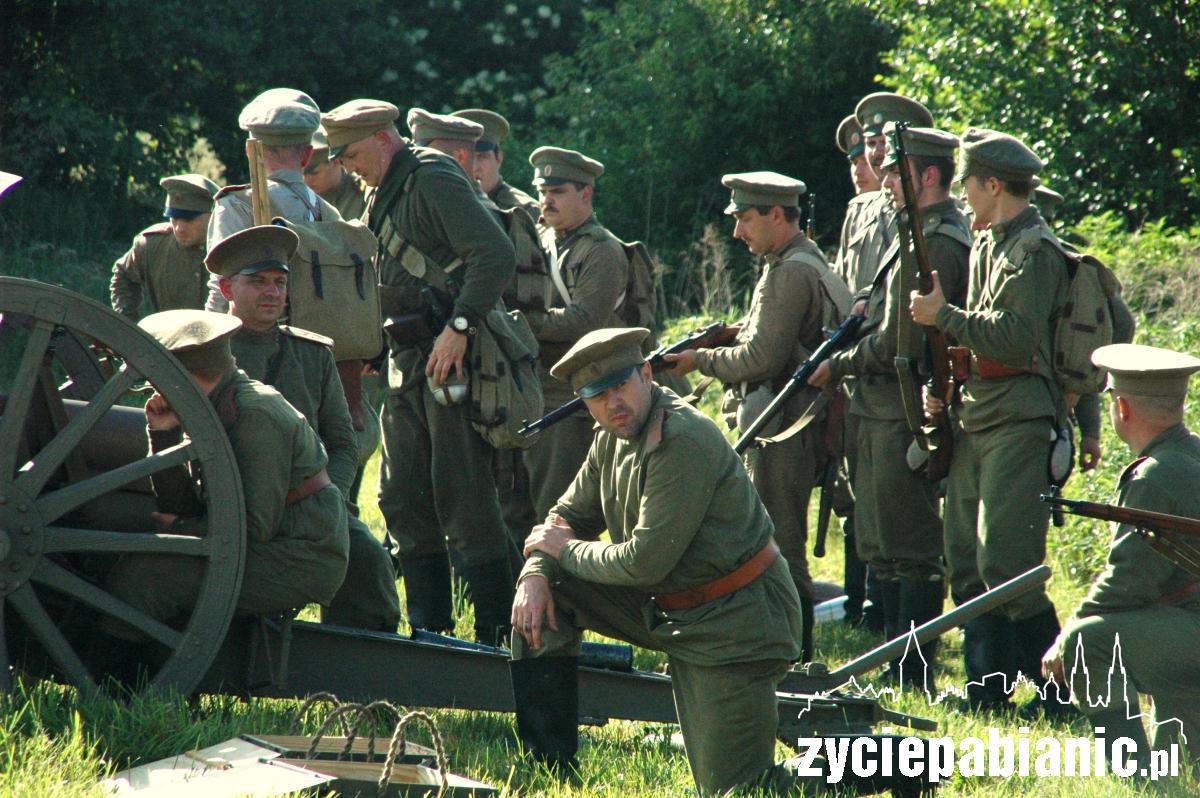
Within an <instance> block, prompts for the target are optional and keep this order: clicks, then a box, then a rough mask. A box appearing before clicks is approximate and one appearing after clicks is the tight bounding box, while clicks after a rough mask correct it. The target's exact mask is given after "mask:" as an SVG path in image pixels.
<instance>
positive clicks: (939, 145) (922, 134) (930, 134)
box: [883, 122, 958, 166]
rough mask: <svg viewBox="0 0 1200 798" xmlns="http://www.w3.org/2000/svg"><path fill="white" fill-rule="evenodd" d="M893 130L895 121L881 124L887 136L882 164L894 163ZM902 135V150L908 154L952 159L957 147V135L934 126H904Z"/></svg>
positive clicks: (894, 130) (889, 164)
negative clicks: (885, 151)
mask: <svg viewBox="0 0 1200 798" xmlns="http://www.w3.org/2000/svg"><path fill="white" fill-rule="evenodd" d="M895 132H896V123H895V122H888V123H887V124H886V125H884V126H883V133H884V135H885V136H887V154H885V155H884V156H883V165H884V166H891V165H892V164H894V163H896V148H895V147H894V146H893V142H892V136H893V135H894V134H895ZM902 135H903V136H904V150H905V152H907V153H908V154H909V155H920V156H924V157H926V158H950V159H951V160H953V159H954V151H955V150H956V149H958V136H955V135H953V134H951V133H947V132H946V131H944V130H938V129H937V128H934V127H910V128H905V130H904V133H903V134H902Z"/></svg>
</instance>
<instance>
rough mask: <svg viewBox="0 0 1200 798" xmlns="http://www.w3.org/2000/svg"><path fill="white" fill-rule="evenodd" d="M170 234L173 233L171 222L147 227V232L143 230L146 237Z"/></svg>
mask: <svg viewBox="0 0 1200 798" xmlns="http://www.w3.org/2000/svg"><path fill="white" fill-rule="evenodd" d="M169 232H171V223H170V222H159V223H158V224H152V225H150V226H149V227H147V228H146V229H145V230H143V231H142V235H144V236H160V235H163V234H165V233H169Z"/></svg>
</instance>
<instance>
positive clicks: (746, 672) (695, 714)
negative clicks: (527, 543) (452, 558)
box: [513, 329, 801, 795]
mask: <svg viewBox="0 0 1200 798" xmlns="http://www.w3.org/2000/svg"><path fill="white" fill-rule="evenodd" d="M647 334H648V331H647V330H644V329H643V330H640V331H635V330H629V329H625V330H620V331H617V330H599V331H596V332H593V333H590V334H589V335H587V336H584V338H582V339H580V341H579V343H578V344H577V345H576V346H575V347H574V348H572V350H571V351H570V352H569V353H568V354H567V355H566V356H565V357H564V358H563V360H562V361H560V362H559V363H558V364H557V365H556V367H555V374H556V375H560V376H561V377H563V378H570V379H571V381H572V384H574V385H575V386H576V388H577V389H585V388H586V387H587V386H586V385H583V384H580V381H581V380H582V381H583V382H590V381H591V377H592V376H594V375H598V379H596V381H595V382H596V383H601V384H602V381H603V380H605V377H606V376H607V375H609V374H610V373H612V372H620V371H621V370H622V369H623V367H627V366H629V365H631V364H636V363H637V362H638V361H640V360H641V350H640V343H641V340H642V339H643V338H644V337H645V336H646V335H647ZM597 364H599V367H597V368H595V369H593V368H592V367H593V366H597ZM604 364H607V365H604ZM581 372H582V373H583V374H584V375H586V376H584V377H582V378H581V377H579V376H578V375H579V374H580V373H581ZM649 390H650V407H649V417H648V420H647V422H646V424H645V425H644V427H643V429H642V431H641V432H640V434H638V435H637V437H635V438H633V439H631V440H622V439H620V438H618V437H616V436H615V435H612V434H610V433H608V432H605V431H601V432H598V433H597V435H596V437H595V441H594V442H593V444H592V447H591V449H590V450H589V451H588V455H587V459H586V461H585V463H584V465H583V467H582V468H581V469H580V471H579V473H578V474H577V475H576V477H575V481H574V482H573V483H572V484H571V487H570V489H569V490H568V491H567V492H566V494H564V495H563V497H562V499H561V500H560V501H559V502H558V504H556V505H555V506H554V508H553V512H554V513H557V514H558V515H560V516H562V518H563V519H565V520H566V521H567V522H568V523H569V524H570V525H571V527H572V529H573V530H574V532H575V535H576V537H577V538H578V539H577V540H572V541H568V542H567V544H566V546H565V547H564V548H563V551H562V554H561V556H560V558H559V559H558V560H557V561H556V560H554V559H551V558H550V557H547V556H544V555H543V554H541V553H535V554H534V556H532V557H530V559H529V560H528V561H527V562H526V565H525V569H524V570H523V572H522V574H521V579H522V580H524V579H527V578H529V577H531V576H532V575H535V574H536V575H541V576H544V577H546V578H547V579H548V580H549V583H550V585H551V588H552V591H553V595H554V601H555V607H556V615H557V621H558V622H557V626H558V630H557V631H554V630H550V629H549V628H546V629H544V631H543V633H542V641H543V646H542V648H540V649H537V650H532V649H531V648H530V647H529V645H528V644H527V643H526V642H525V641H524V639H523V638H521V637H518V636H515V639H514V641H513V657H514V660H515V661H514V663H513V680H514V695H515V696H516V697H517V713H518V716H517V717H518V728H519V730H521V731H522V737H523V739H525V740H526V742H527V744H531V745H532V747H534V749H535V752H536V751H537V746H538V744H539V742H545V741H541V740H538V739H536V735H535V736H534V738H533V739H528V738H529V734H530V733H531V731H532V730H533V729H534V728H536V723H535V722H536V721H537V720H538V719H539V718H538V715H539V714H541V713H545V712H548V711H549V708H548V705H552V704H553V701H554V699H555V696H553V695H546V694H543V695H539V694H537V693H536V692H532V691H530V690H529V689H528V688H529V687H531V686H532V687H535V688H536V687H541V686H544V685H546V684H550V683H552V682H550V681H549V679H545V680H542V679H539V678H538V677H543V676H544V674H550V673H553V669H554V668H555V667H556V666H562V667H565V668H567V669H569V670H570V679H571V682H570V683H571V684H573V679H574V672H573V662H574V660H572V659H571V658H572V657H574V656H576V655H577V654H578V651H579V644H580V639H581V635H582V631H583V630H584V629H592V630H595V631H597V632H599V633H600V634H603V635H606V636H610V637H615V638H618V639H623V640H627V641H629V642H631V643H633V644H634V645H638V646H642V647H644V648H650V649H655V650H659V651H665V652H666V653H667V654H668V656H669V662H670V665H669V669H670V674H671V680H672V686H673V689H674V692H675V702H676V707H677V709H678V713H679V721H680V726H681V728H682V731H683V736H684V743H685V746H686V749H687V754H688V760H689V763H690V764H691V768H692V775H693V777H694V778H695V780H696V784H697V787H698V789H699V791H700V793H701V794H702V795H715V794H720V793H723V792H724V791H726V790H728V789H731V788H733V787H734V786H736V785H740V784H747V783H750V782H752V781H754V780H755V779H756V778H758V777H759V776H760V775H761V774H762V773H763V772H764V771H765V770H766V769H767V768H769V767H770V766H771V765H772V762H773V759H774V749H775V730H776V727H777V724H778V715H777V710H776V698H775V685H776V684H777V683H778V680H779V679H780V678H782V676H783V674H784V672H785V671H786V669H787V667H788V663H790V662H791V661H793V660H794V659H795V658H796V657H797V655H798V654H799V651H798V648H797V645H796V640H798V639H799V636H800V626H801V621H800V612H799V601H798V596H797V594H796V589H795V586H794V584H793V582H792V579H791V577H790V576H789V574H788V569H787V565H786V563H785V562H784V560H783V559H782V558H779V559H776V560H775V561H774V562H773V563H772V564H771V565H770V566H769V567H767V568H766V570H765V572H762V573H761V575H760V576H758V577H757V578H756V579H754V580H753V581H751V582H749V583H748V584H746V585H745V586H744V587H742V588H741V589H739V590H737V591H735V592H733V593H730V594H728V595H725V596H723V597H721V598H718V599H716V600H715V601H711V602H709V603H706V604H702V605H699V606H695V607H692V608H690V609H674V610H662V609H660V608H659V607H658V606H656V604H655V600H654V599H653V598H652V597H653V596H660V597H661V596H663V595H664V594H671V593H675V592H677V591H682V590H688V589H690V588H697V587H699V586H702V585H705V584H707V583H710V582H712V581H713V580H715V579H718V578H721V577H723V576H725V575H727V574H729V573H731V572H733V571H734V570H735V569H737V568H738V567H739V566H741V565H742V564H743V563H746V562H747V561H748V560H750V558H752V557H754V556H755V555H756V554H758V553H759V552H760V551H761V550H763V549H764V547H766V546H768V545H769V544H770V541H771V532H772V524H771V519H770V517H769V516H768V514H767V511H766V508H765V507H763V504H762V502H761V501H760V500H759V498H758V495H757V493H756V491H755V490H754V487H753V486H752V485H751V483H750V480H749V479H748V478H747V474H746V472H745V469H744V468H743V466H742V463H741V462H740V460H739V459H738V457H737V455H736V454H735V453H734V452H733V450H732V449H731V448H730V446H729V444H728V442H726V440H725V438H724V436H723V435H722V434H721V433H720V431H719V430H718V429H717V428H716V426H715V425H714V424H713V423H712V422H711V421H710V420H709V419H708V418H706V417H705V416H704V415H703V414H701V413H700V412H699V411H697V410H695V409H694V408H692V407H690V406H688V405H687V404H685V403H684V402H682V401H681V400H680V399H679V398H678V397H676V396H674V395H673V394H672V393H670V392H669V391H665V390H664V389H662V388H659V387H658V386H656V385H654V386H651V387H650V389H649ZM606 529H607V530H608V533H609V539H610V541H611V542H602V541H600V540H597V538H598V537H599V535H600V533H601V532H603V531H604V530H606ZM543 672H544V673H543ZM531 679H532V680H533V681H532V685H530V683H529V682H530V680H531ZM542 702H545V703H542ZM568 709H569V707H568ZM574 722H575V718H574V715H573V714H571V715H569V725H570V727H571V728H573V727H574ZM566 748H567V749H568V750H567V751H565V752H564V751H562V750H560V751H559V753H560V754H561V753H567V754H568V755H569V754H571V753H573V750H574V746H573V744H570V745H567V746H566Z"/></svg>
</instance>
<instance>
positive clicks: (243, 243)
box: [204, 224, 300, 277]
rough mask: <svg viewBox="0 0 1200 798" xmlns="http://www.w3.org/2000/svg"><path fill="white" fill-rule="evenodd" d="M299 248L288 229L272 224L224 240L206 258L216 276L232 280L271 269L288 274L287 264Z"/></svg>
mask: <svg viewBox="0 0 1200 798" xmlns="http://www.w3.org/2000/svg"><path fill="white" fill-rule="evenodd" d="M299 245H300V239H299V238H297V237H296V234H295V233H293V232H292V231H291V230H289V229H287V228H286V227H280V226H278V225H273V224H264V225H259V226H258V227H247V228H246V229H245V230H239V231H238V232H236V233H234V234H233V235H231V236H229V237H227V238H223V239H221V241H220V243H218V244H217V245H216V246H215V247H213V248H212V249H210V250H209V251H208V255H207V256H206V257H205V258H204V265H205V267H206V268H207V269H208V270H209V271H210V272H212V273H213V274H219V275H221V276H222V277H233V276H234V275H237V274H257V273H258V272H264V271H266V270H268V269H280V270H282V271H285V272H286V271H287V270H288V266H287V262H288V260H289V259H290V258H291V257H292V255H293V254H294V253H295V252H296V247H298V246H299Z"/></svg>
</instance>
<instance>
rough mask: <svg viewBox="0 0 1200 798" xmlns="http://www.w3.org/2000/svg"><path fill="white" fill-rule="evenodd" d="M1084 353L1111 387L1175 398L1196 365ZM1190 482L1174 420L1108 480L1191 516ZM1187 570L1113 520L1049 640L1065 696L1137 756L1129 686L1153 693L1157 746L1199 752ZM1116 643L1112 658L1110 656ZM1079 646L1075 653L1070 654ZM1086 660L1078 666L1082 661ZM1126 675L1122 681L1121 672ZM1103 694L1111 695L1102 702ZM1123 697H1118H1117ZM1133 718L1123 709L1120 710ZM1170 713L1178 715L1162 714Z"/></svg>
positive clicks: (1197, 475)
mask: <svg viewBox="0 0 1200 798" xmlns="http://www.w3.org/2000/svg"><path fill="white" fill-rule="evenodd" d="M1093 360H1094V361H1095V363H1096V364H1097V365H1098V366H1101V367H1106V368H1108V369H1109V370H1110V372H1109V388H1110V389H1111V390H1112V391H1113V392H1114V393H1116V394H1118V395H1133V396H1163V397H1168V396H1169V397H1171V398H1177V399H1178V400H1179V402H1180V404H1181V405H1182V403H1183V401H1184V399H1185V397H1186V393H1187V378H1188V375H1189V374H1191V373H1192V372H1194V371H1196V370H1198V369H1200V360H1197V359H1196V358H1194V357H1191V356H1189V355H1183V354H1178V353H1175V352H1168V351H1166V350H1162V349H1156V348H1154V347H1148V346H1134V345H1113V346H1106V347H1101V348H1100V349H1097V350H1096V352H1095V354H1094V355H1093ZM1197 482H1200V437H1198V436H1197V435H1196V434H1195V433H1193V432H1190V431H1189V430H1188V429H1187V427H1185V426H1184V425H1183V424H1182V423H1180V424H1176V425H1174V426H1172V427H1169V428H1168V429H1166V430H1164V431H1162V432H1161V433H1160V434H1159V435H1158V436H1157V437H1155V438H1154V439H1153V440H1152V441H1150V442H1149V443H1148V444H1147V445H1146V446H1145V448H1144V449H1142V451H1140V452H1139V453H1138V458H1137V459H1136V460H1134V461H1133V463H1131V464H1130V465H1129V467H1128V468H1126V469H1125V472H1124V473H1123V474H1122V475H1121V479H1120V482H1119V483H1118V488H1117V503H1118V504H1120V506H1122V507H1132V508H1136V509H1139V510H1149V511H1152V512H1159V513H1168V514H1170V515H1178V516H1184V517H1188V518H1200V496H1198V495H1197V493H1196V492H1195V491H1194V490H1180V486H1191V485H1195V484H1197ZM1198 584H1200V583H1198V582H1197V576H1196V575H1195V574H1193V573H1190V572H1189V571H1186V570H1184V569H1183V568H1180V567H1179V566H1178V565H1176V564H1175V563H1173V562H1171V561H1170V560H1168V559H1167V558H1166V557H1164V556H1163V555H1162V554H1160V553H1159V552H1157V551H1156V550H1154V549H1153V548H1152V547H1151V546H1150V544H1149V543H1147V542H1146V540H1145V539H1144V538H1142V537H1141V536H1140V535H1139V534H1137V533H1136V532H1134V530H1133V529H1132V528H1131V527H1130V526H1129V525H1126V524H1122V525H1120V526H1118V527H1117V528H1116V530H1115V531H1114V534H1113V540H1112V545H1111V548H1110V549H1109V553H1108V564H1107V565H1106V566H1105V569H1104V571H1103V572H1102V573H1101V574H1100V577H1099V579H1097V581H1096V584H1095V585H1093V586H1092V589H1091V591H1090V592H1089V593H1088V595H1087V597H1086V598H1085V599H1084V600H1083V602H1082V603H1081V604H1080V606H1079V609H1077V610H1076V611H1075V614H1074V615H1073V616H1072V617H1071V618H1070V619H1068V620H1067V622H1066V625H1065V626H1064V628H1063V630H1062V633H1061V634H1060V635H1059V638H1058V640H1057V641H1056V650H1057V653H1058V654H1059V655H1060V656H1062V658H1063V664H1064V672H1065V673H1066V674H1067V676H1068V678H1072V679H1073V684H1072V690H1073V698H1074V700H1075V703H1076V705H1077V706H1078V707H1079V710H1080V711H1081V712H1083V713H1084V714H1085V715H1087V716H1088V718H1089V720H1090V721H1091V722H1092V723H1093V725H1097V726H1104V727H1105V737H1106V738H1107V739H1109V740H1115V739H1116V738H1118V737H1129V738H1131V739H1133V740H1135V741H1137V742H1138V753H1139V754H1140V755H1141V757H1140V758H1141V759H1142V761H1143V762H1144V761H1145V752H1146V750H1147V748H1148V746H1147V745H1146V739H1145V732H1144V730H1143V728H1142V721H1141V718H1140V717H1136V716H1137V715H1138V714H1139V712H1140V711H1141V707H1140V705H1139V702H1138V696H1137V694H1138V693H1144V694H1147V695H1149V696H1151V697H1152V698H1153V701H1154V709H1153V716H1152V720H1153V721H1154V722H1155V724H1160V723H1161V724H1162V725H1154V726H1153V727H1152V728H1153V740H1152V745H1153V748H1154V749H1156V750H1162V749H1164V748H1166V747H1167V745H1168V744H1170V743H1174V742H1181V740H1180V732H1181V731H1182V733H1183V735H1186V737H1187V739H1188V741H1189V742H1190V754H1191V758H1192V760H1193V761H1196V760H1198V759H1200V746H1197V744H1196V742H1195V741H1196V740H1197V737H1198V735H1200V589H1198ZM1118 640H1119V642H1120V652H1121V659H1122V665H1119V666H1116V667H1114V663H1113V657H1114V650H1115V648H1116V644H1117V642H1118ZM1078 652H1082V655H1083V657H1084V659H1081V660H1079V661H1078V662H1077V661H1076V655H1077V653H1078ZM1085 665H1086V667H1084V666H1085ZM1126 677H1127V678H1128V684H1127V683H1126V681H1125V678H1126ZM1110 695H1111V698H1112V703H1111V704H1110V705H1108V706H1105V705H1104V704H1103V703H1102V702H1103V701H1104V700H1105V699H1107V698H1108V697H1109V696H1110ZM1126 702H1128V703H1126ZM1131 715H1132V716H1135V717H1132V718H1131V717H1130V716H1131ZM1173 718H1177V719H1178V720H1179V721H1180V723H1176V722H1173V721H1170V720H1169V719H1173Z"/></svg>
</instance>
